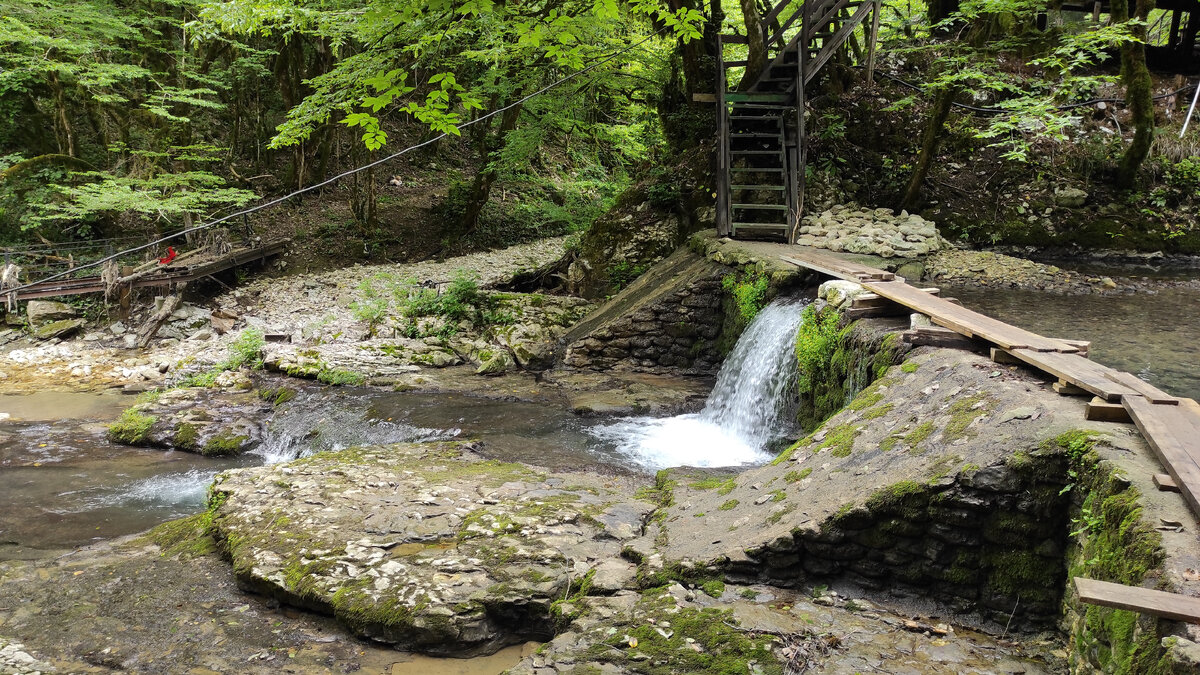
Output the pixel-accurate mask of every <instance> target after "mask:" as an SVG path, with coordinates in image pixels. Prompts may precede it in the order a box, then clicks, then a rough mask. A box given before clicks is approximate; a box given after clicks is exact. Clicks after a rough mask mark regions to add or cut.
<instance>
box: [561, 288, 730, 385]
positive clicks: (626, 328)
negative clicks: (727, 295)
mask: <svg viewBox="0 0 1200 675" xmlns="http://www.w3.org/2000/svg"><path fill="white" fill-rule="evenodd" d="M721 277H722V271H721V270H716V269H714V270H713V274H712V275H710V276H707V277H705V278H701V279H696V280H694V281H693V282H692V283H690V284H688V285H686V286H684V287H681V288H679V289H678V290H676V291H674V292H673V293H670V294H668V295H666V296H665V297H663V298H662V299H661V300H659V301H658V302H656V303H654V304H652V305H650V306H646V307H642V308H640V309H638V310H637V311H635V312H633V313H632V314H628V315H625V316H622V317H620V318H619V319H617V320H616V321H613V322H612V323H610V324H608V325H605V326H603V327H602V328H600V329H599V330H597V331H596V332H594V333H592V334H591V335H589V336H588V337H586V338H584V339H583V340H580V341H578V342H576V343H574V344H572V345H571V346H570V347H568V348H567V352H566V354H565V356H564V358H563V364H564V365H567V366H570V367H574V368H591V369H595V370H606V369H609V368H613V367H615V366H617V365H618V364H621V365H625V366H628V367H633V368H637V369H655V368H661V367H667V368H681V369H691V370H701V371H707V370H712V369H714V368H716V367H717V366H718V365H719V364H720V362H721V358H722V354H721V353H720V350H719V349H718V342H719V340H718V338H719V337H720V334H721V325H722V323H723V312H722V308H721V293H722V292H721Z"/></svg>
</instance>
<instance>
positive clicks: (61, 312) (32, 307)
mask: <svg viewBox="0 0 1200 675" xmlns="http://www.w3.org/2000/svg"><path fill="white" fill-rule="evenodd" d="M78 314H79V313H78V312H76V311H75V308H74V307H72V306H70V305H68V304H67V303H65V302H57V301H54V300H30V301H29V304H27V305H26V306H25V316H26V317H27V318H28V319H29V325H30V326H40V325H42V324H44V323H49V322H51V321H62V320H63V319H73V318H75V317H76V316H78Z"/></svg>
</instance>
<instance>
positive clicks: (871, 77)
mask: <svg viewBox="0 0 1200 675" xmlns="http://www.w3.org/2000/svg"><path fill="white" fill-rule="evenodd" d="M874 5H875V6H874V7H873V8H872V9H871V39H870V42H868V43H867V86H868V87H870V86H872V85H874V84H875V43H876V42H878V41H879V12H880V10H882V9H883V0H875V3H874Z"/></svg>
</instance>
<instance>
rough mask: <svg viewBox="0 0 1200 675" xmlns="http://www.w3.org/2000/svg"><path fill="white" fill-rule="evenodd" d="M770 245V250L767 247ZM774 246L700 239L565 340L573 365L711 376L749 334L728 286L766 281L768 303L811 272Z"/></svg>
mask: <svg viewBox="0 0 1200 675" xmlns="http://www.w3.org/2000/svg"><path fill="white" fill-rule="evenodd" d="M764 247H765V248H764ZM779 248H783V247H779V246H778V245H776V244H766V243H764V242H741V241H733V240H730V239H717V238H716V237H715V236H713V235H712V234H706V235H696V236H694V237H693V238H692V240H691V241H689V245H688V246H687V247H684V248H680V249H678V250H677V251H675V253H673V254H671V256H669V257H668V258H667V259H666V260H663V261H662V262H660V263H658V264H657V265H655V266H654V267H653V268H651V269H650V270H649V271H647V272H646V273H645V274H643V275H642V276H640V277H639V278H638V279H637V280H636V281H634V282H633V283H632V284H630V285H629V286H628V287H627V288H626V289H625V290H623V291H621V292H620V293H619V294H617V295H616V296H615V297H613V298H612V299H611V300H609V301H608V302H607V303H606V304H604V305H603V306H601V307H600V308H599V309H597V310H595V311H594V312H592V313H591V314H589V315H588V316H587V318H585V319H584V320H583V321H581V322H580V323H579V324H577V325H576V326H575V327H574V328H572V329H571V330H570V331H569V332H568V333H567V334H566V335H565V336H564V337H563V339H562V341H561V344H562V345H563V351H562V357H561V359H560V360H559V363H561V364H562V365H564V366H567V367H569V368H587V369H594V370H607V369H610V368H615V367H620V368H623V369H630V370H640V371H648V372H657V371H667V370H670V371H684V372H696V373H706V374H707V373H709V372H711V371H713V370H715V369H716V368H717V367H718V366H719V365H720V363H721V361H722V360H723V359H724V358H725V355H726V354H727V353H728V352H729V350H730V349H732V348H733V345H734V343H736V342H737V338H738V336H739V335H740V334H741V332H742V330H743V329H745V327H746V326H745V322H744V321H743V320H742V319H741V317H740V316H739V312H738V310H737V308H736V307H735V306H734V302H733V299H732V296H731V293H730V291H729V290H728V289H727V288H726V285H725V283H724V282H725V281H726V279H727V278H729V277H733V278H734V279H736V280H741V281H748V280H763V281H765V283H767V287H768V289H767V294H766V295H767V298H770V297H772V296H774V295H775V294H777V293H779V292H780V291H782V290H784V289H787V288H789V287H792V286H794V285H796V284H797V283H799V282H800V281H803V280H806V279H809V278H812V275H811V274H810V273H808V272H807V271H805V270H801V269H799V268H796V267H794V266H791V265H787V264H785V263H782V262H781V261H779V260H778V254H779V253H780V251H779V250H778V249H779Z"/></svg>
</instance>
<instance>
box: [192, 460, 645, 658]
mask: <svg viewBox="0 0 1200 675" xmlns="http://www.w3.org/2000/svg"><path fill="white" fill-rule="evenodd" d="M568 485H569V486H570V487H567V486H568ZM214 490H215V491H216V493H217V494H218V495H220V496H219V497H218V500H222V504H221V506H220V508H219V509H218V510H217V512H216V514H215V516H214V518H213V526H214V529H215V531H216V532H217V538H218V540H219V541H220V542H222V546H223V547H224V548H225V550H226V552H227V554H228V555H229V556H230V557H231V558H232V559H233V561H234V569H235V571H236V573H237V574H238V576H239V580H240V582H241V583H242V584H244V585H245V586H247V587H248V588H251V589H254V590H256V591H258V592H261V593H265V594H268V595H271V596H274V597H276V598H279V599H281V600H285V601H287V602H289V603H292V604H297V605H301V606H305V607H311V608H315V609H320V610H322V611H326V612H330V613H332V614H334V615H335V616H337V617H339V618H341V619H342V620H343V621H345V622H346V623H347V624H348V625H349V626H350V627H352V628H353V629H354V630H355V631H357V632H359V633H360V634H361V635H363V636H365V637H370V638H372V639H375V640H380V641H384V642H389V643H393V644H396V645H397V646H400V647H403V648H405V649H414V650H418V651H423V652H428V653H445V654H454V655H456V656H463V655H469V654H472V653H481V652H491V651H494V650H495V649H497V648H499V647H501V646H503V645H505V644H511V643H514V642H517V641H521V640H524V639H526V638H529V637H537V636H544V635H547V634H549V633H551V632H553V630H552V628H551V626H552V625H553V624H554V622H555V621H557V619H556V618H555V616H554V615H553V614H552V612H551V606H552V605H553V604H554V602H555V601H557V600H560V599H561V598H563V597H564V595H565V594H566V593H567V591H568V589H569V587H570V584H572V582H573V580H578V579H581V578H583V577H585V576H590V577H591V578H593V579H595V578H596V577H597V576H599V577H600V578H601V579H602V581H603V582H604V583H605V584H610V585H619V584H620V583H621V581H622V579H626V578H629V576H630V569H629V566H624V567H623V566H621V565H618V564H616V563H618V562H622V561H620V559H619V553H620V550H621V547H622V544H621V539H620V532H613V531H610V530H609V528H608V527H607V526H606V525H604V524H603V523H602V522H601V520H600V519H599V518H598V516H599V515H600V514H602V513H604V512H605V511H606V509H608V508H609V507H610V506H611V505H612V504H614V503H617V502H621V503H625V504H633V505H636V508H637V509H639V510H640V513H641V514H642V516H643V517H645V516H647V515H648V514H649V513H650V511H651V510H652V509H653V505H652V504H650V503H646V502H639V501H636V500H630V499H629V498H628V497H627V495H628V494H629V493H630V492H631V490H629V488H624V489H622V488H621V486H620V485H618V484H615V483H614V482H613V481H612V479H603V478H600V477H592V476H589V475H586V474H578V475H571V476H570V477H569V479H567V480H563V479H555V477H553V476H548V475H546V474H542V473H540V472H537V471H534V470H532V469H530V468H528V467H525V466H522V465H518V464H502V463H498V462H484V461H479V460H478V459H477V458H476V457H475V456H474V455H473V454H472V453H471V452H470V450H469V449H468V448H467V447H465V446H463V445H461V444H450V443H438V444H423V445H395V446H371V447H365V448H356V449H353V450H347V451H343V452H339V453H327V454H323V455H318V456H314V457H312V458H309V459H304V460H299V461H296V462H292V463H290V464H286V465H275V466H272V467H263V468H258V469H242V470H235V471H231V472H227V473H225V474H222V476H221V477H219V478H218V480H217V483H216V486H215V487H214ZM314 507H316V508H314ZM384 514H387V517H386V518H385V517H383V515H384ZM602 563H607V564H604V567H603V569H602V570H601V569H600V566H601V564H602ZM593 569H596V570H597V571H596V572H592V571H591V570H593ZM296 572H299V573H298V574H297V573H296Z"/></svg>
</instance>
